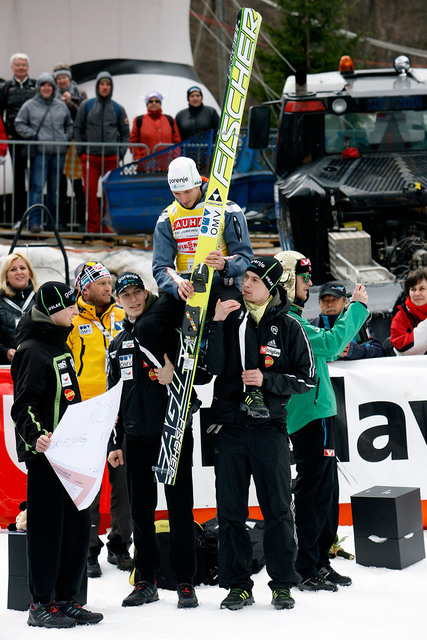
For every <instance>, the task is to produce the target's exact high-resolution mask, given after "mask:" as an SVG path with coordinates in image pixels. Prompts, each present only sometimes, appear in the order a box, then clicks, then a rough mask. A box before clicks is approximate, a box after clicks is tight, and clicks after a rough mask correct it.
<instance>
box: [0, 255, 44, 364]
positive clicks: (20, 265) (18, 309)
mask: <svg viewBox="0 0 427 640" xmlns="http://www.w3.org/2000/svg"><path fill="white" fill-rule="evenodd" d="M37 289H38V285H37V280H36V276H35V274H34V269H33V267H32V265H31V262H30V261H29V259H28V258H27V257H26V256H24V255H23V254H22V253H20V252H19V251H15V252H14V253H10V254H9V255H8V256H6V257H5V258H4V260H3V263H2V265H1V269H0V364H10V363H11V362H12V359H13V356H14V355H15V338H14V335H15V329H16V326H17V324H18V322H19V320H20V319H21V318H22V316H23V315H24V313H25V312H26V311H29V310H30V309H31V307H33V306H34V304H35V293H36V291H37Z"/></svg>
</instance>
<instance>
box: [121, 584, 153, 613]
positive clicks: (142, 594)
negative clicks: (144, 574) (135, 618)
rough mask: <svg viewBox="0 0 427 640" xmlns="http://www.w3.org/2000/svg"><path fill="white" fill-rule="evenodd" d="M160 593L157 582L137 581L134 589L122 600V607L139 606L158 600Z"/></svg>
mask: <svg viewBox="0 0 427 640" xmlns="http://www.w3.org/2000/svg"><path fill="white" fill-rule="evenodd" d="M158 599H159V594H158V591H157V587H156V585H155V584H151V582H137V583H136V585H135V587H134V590H133V591H132V593H130V594H129V595H128V596H127V597H126V598H125V599H124V600H123V602H122V607H139V606H140V605H141V604H148V603H149V602H156V601H157V600H158Z"/></svg>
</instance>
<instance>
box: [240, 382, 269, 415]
mask: <svg viewBox="0 0 427 640" xmlns="http://www.w3.org/2000/svg"><path fill="white" fill-rule="evenodd" d="M240 411H243V412H244V413H247V414H248V416H249V417H250V418H269V417H270V412H269V410H268V409H267V407H266V406H265V404H264V396H263V395H262V392H261V391H260V389H255V390H254V391H249V392H248V393H247V394H246V395H245V399H244V400H243V402H241V403H240Z"/></svg>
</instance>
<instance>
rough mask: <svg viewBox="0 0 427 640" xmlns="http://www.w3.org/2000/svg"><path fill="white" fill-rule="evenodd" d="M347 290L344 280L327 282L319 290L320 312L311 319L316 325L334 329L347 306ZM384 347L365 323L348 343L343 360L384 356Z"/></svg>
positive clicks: (341, 356) (343, 353) (342, 355)
mask: <svg viewBox="0 0 427 640" xmlns="http://www.w3.org/2000/svg"><path fill="white" fill-rule="evenodd" d="M346 302H347V292H346V289H345V286H344V285H343V284H342V282H337V281H335V280H332V281H331V282H326V283H325V284H324V285H323V286H322V287H321V289H320V291H319V306H320V314H319V315H318V316H317V318H315V319H314V320H312V321H311V324H312V325H314V326H315V327H320V328H322V329H327V330H329V329H332V327H333V326H334V324H335V321H336V320H337V319H338V318H339V317H340V315H341V314H342V313H343V312H345V310H346V308H347V304H346ZM384 356H385V352H384V349H383V347H382V344H381V342H380V341H379V340H377V339H376V338H375V335H374V333H373V331H372V329H371V327H370V326H369V324H366V323H365V324H364V325H363V327H362V328H361V330H360V331H359V333H357V334H356V335H355V337H354V338H353V339H352V340H351V341H350V342H349V343H348V345H347V346H346V348H345V349H344V351H343V352H342V354H341V355H340V359H341V360H362V359H364V358H382V357H384Z"/></svg>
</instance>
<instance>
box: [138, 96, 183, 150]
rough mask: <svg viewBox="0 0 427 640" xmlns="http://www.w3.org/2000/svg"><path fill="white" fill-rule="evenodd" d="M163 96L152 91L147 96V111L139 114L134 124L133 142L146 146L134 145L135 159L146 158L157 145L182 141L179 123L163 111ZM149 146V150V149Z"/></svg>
mask: <svg viewBox="0 0 427 640" xmlns="http://www.w3.org/2000/svg"><path fill="white" fill-rule="evenodd" d="M162 102H163V96H162V94H161V93H159V92H158V91H150V92H149V93H147V95H146V96H145V104H146V105H147V113H146V114H144V115H141V116H137V117H136V118H135V119H134V121H133V124H132V131H131V134H130V141H131V142H141V143H143V144H144V145H145V146H143V147H134V148H133V157H134V159H135V160H139V159H140V158H144V157H145V156H146V155H149V154H150V153H154V151H157V150H160V149H161V148H162V147H159V149H156V147H157V145H162V144H164V145H169V144H177V143H178V142H181V136H180V134H179V129H178V125H177V124H176V122H175V119H174V118H172V116H169V115H166V114H165V113H163V111H162ZM147 148H148V151H147Z"/></svg>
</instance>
